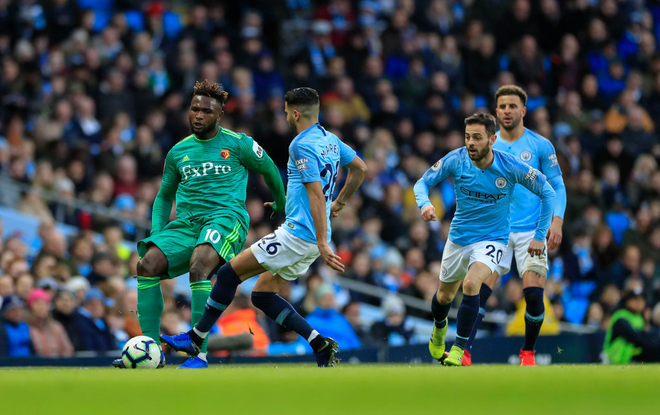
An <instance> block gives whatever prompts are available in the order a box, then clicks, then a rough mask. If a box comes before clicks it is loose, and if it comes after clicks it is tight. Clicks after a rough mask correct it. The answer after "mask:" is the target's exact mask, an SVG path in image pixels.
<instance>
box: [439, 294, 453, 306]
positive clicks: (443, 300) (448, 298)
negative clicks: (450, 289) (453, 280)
mask: <svg viewBox="0 0 660 415" xmlns="http://www.w3.org/2000/svg"><path fill="white" fill-rule="evenodd" d="M436 296H437V298H438V302H439V303H440V304H442V305H445V304H449V303H451V302H452V301H454V297H456V294H452V293H446V292H442V291H438V293H437V294H436Z"/></svg>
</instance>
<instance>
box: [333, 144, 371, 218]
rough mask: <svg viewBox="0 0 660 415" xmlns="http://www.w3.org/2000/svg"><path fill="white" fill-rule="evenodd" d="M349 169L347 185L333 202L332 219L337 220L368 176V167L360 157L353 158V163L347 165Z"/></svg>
mask: <svg viewBox="0 0 660 415" xmlns="http://www.w3.org/2000/svg"><path fill="white" fill-rule="evenodd" d="M346 167H348V175H347V176H346V183H345V184H344V187H342V189H341V191H340V192H339V194H338V195H337V198H336V199H335V201H334V202H332V207H331V208H330V217H332V218H336V217H337V215H338V214H339V211H341V210H342V209H343V208H344V206H346V202H347V201H348V199H350V198H351V196H353V194H354V193H355V192H356V191H357V189H358V188H359V187H360V185H361V184H362V181H363V180H364V176H366V175H367V165H366V164H365V163H364V161H362V159H361V158H360V157H358V156H355V158H353V161H351V162H350V163H348V164H347V165H346Z"/></svg>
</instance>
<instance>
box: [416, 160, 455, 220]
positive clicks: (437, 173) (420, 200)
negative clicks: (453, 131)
mask: <svg viewBox="0 0 660 415" xmlns="http://www.w3.org/2000/svg"><path fill="white" fill-rule="evenodd" d="M458 154H459V153H458V152H457V150H455V151H452V152H451V153H449V154H447V155H446V156H445V157H443V158H442V159H440V160H438V161H437V162H436V163H435V164H434V165H433V166H431V168H430V169H428V170H427V171H426V173H424V175H423V176H422V178H421V179H419V180H417V183H415V186H413V191H414V192H415V200H416V201H417V206H419V209H420V210H421V211H422V219H424V220H425V221H427V222H431V221H434V220H436V219H437V218H436V216H435V208H434V207H433V205H432V204H431V200H430V199H429V191H430V190H431V188H432V187H434V186H436V185H437V184H438V183H440V182H441V181H443V180H444V179H446V178H447V177H449V176H453V175H454V173H455V172H456V161H457V160H458V159H460V157H459V155H458Z"/></svg>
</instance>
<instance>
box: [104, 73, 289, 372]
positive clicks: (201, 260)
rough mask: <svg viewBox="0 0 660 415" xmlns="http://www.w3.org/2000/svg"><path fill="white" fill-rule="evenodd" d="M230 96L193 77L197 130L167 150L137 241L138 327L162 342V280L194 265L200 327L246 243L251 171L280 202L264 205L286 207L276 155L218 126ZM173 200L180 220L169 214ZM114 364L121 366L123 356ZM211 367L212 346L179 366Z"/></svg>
mask: <svg viewBox="0 0 660 415" xmlns="http://www.w3.org/2000/svg"><path fill="white" fill-rule="evenodd" d="M227 97H228V93H227V92H226V91H224V90H223V89H222V86H221V85H220V84H217V83H215V82H209V81H208V80H205V81H203V82H197V83H196V84H195V88H194V93H193V97H192V101H191V103H190V111H189V116H188V119H189V122H190V129H191V130H192V134H191V135H190V136H188V137H186V138H184V139H183V140H181V141H180V142H179V143H177V144H176V145H175V146H174V147H173V148H172V149H171V150H170V151H169V153H167V157H166V159H165V168H164V172H163V181H162V184H161V187H160V190H159V191H158V195H157V196H156V200H155V201H154V205H153V213H152V229H151V236H149V237H148V238H145V239H144V240H142V241H140V242H138V253H139V254H140V258H141V259H140V262H139V263H138V265H137V271H138V275H137V280H138V315H139V320H140V326H141V328H142V333H143V334H144V335H145V336H149V337H151V338H152V339H154V340H156V341H157V342H159V343H160V319H161V314H162V313H163V308H164V305H163V294H162V292H161V288H160V281H161V280H163V279H169V278H175V277H177V276H179V275H182V274H185V273H186V272H190V288H191V291H192V324H193V326H194V325H195V324H196V323H197V322H198V321H199V319H200V318H201V316H202V314H203V313H204V307H205V306H206V302H207V300H208V298H209V294H210V293H211V281H210V279H211V277H212V276H213V275H214V273H215V271H217V269H219V268H220V267H221V266H222V265H223V264H224V263H225V262H229V260H231V259H232V258H234V257H235V256H236V255H237V254H238V253H239V252H240V251H241V249H242V248H243V243H244V242H245V238H246V235H247V230H248V227H249V225H250V217H249V216H248V213H247V210H246V207H245V199H246V193H247V182H248V170H252V171H255V172H257V173H259V174H261V175H262V176H263V177H264V179H265V181H266V185H267V186H268V188H269V189H270V191H271V193H272V194H273V197H274V202H272V203H271V202H269V203H266V204H265V206H270V207H272V209H273V213H279V212H283V211H284V208H285V203H286V199H285V195H284V185H283V183H282V178H281V176H280V173H279V171H278V169H277V167H276V166H275V164H274V163H273V161H272V160H271V159H270V157H269V156H268V155H267V154H266V152H265V151H264V150H263V149H262V148H261V147H260V146H259V144H257V142H256V141H254V140H253V139H252V138H251V137H248V136H246V135H245V134H243V133H236V132H233V131H230V130H228V129H225V128H223V127H221V126H220V120H221V119H222V116H223V115H224V106H225V103H226V102H227ZM175 200H176V219H175V220H173V221H169V218H170V213H171V211H172V204H173V202H174V201H175ZM271 216H272V215H271ZM113 365H114V366H117V367H123V364H122V363H121V359H118V360H115V361H114V362H113ZM206 367H208V363H207V361H206V345H204V347H203V350H202V353H201V354H200V355H198V356H197V357H194V358H190V359H189V360H188V361H186V362H185V363H184V364H183V365H182V366H181V368H206Z"/></svg>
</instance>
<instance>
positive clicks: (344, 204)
mask: <svg viewBox="0 0 660 415" xmlns="http://www.w3.org/2000/svg"><path fill="white" fill-rule="evenodd" d="M335 202H337V203H338V204H340V205H342V206H346V203H341V202H340V201H339V200H335Z"/></svg>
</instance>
